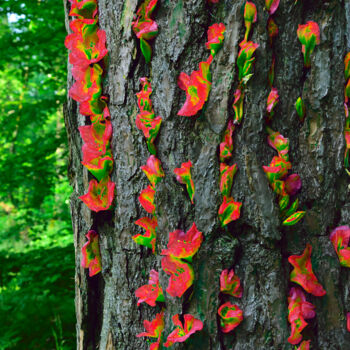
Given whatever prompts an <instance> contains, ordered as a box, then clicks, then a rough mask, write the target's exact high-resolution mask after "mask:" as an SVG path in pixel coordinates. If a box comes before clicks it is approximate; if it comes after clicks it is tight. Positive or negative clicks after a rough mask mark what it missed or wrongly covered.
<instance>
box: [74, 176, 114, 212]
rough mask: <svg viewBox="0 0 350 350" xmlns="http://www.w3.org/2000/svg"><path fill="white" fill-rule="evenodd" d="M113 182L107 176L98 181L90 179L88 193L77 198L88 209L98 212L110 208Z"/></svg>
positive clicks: (112, 196)
mask: <svg viewBox="0 0 350 350" xmlns="http://www.w3.org/2000/svg"><path fill="white" fill-rule="evenodd" d="M114 188H115V184H114V182H112V181H111V180H110V178H109V177H107V178H105V179H102V180H101V181H100V182H97V181H96V180H94V179H93V180H91V181H90V183H89V189H88V193H87V194H84V195H83V196H80V197H79V198H80V199H81V200H82V201H83V202H84V203H85V204H86V205H87V206H88V207H89V209H90V210H92V211H95V212H99V211H102V210H108V209H110V208H111V206H112V203H113V198H114Z"/></svg>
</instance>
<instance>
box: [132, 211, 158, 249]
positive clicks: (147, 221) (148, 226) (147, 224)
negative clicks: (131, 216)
mask: <svg viewBox="0 0 350 350" xmlns="http://www.w3.org/2000/svg"><path fill="white" fill-rule="evenodd" d="M135 225H138V226H140V227H142V228H144V229H145V230H146V232H145V234H143V235H140V234H137V235H135V236H133V237H132V239H133V240H134V241H135V243H137V244H140V245H144V246H145V247H148V248H152V252H153V254H154V253H155V249H156V228H157V226H158V223H157V219H156V217H155V216H154V217H152V218H148V217H147V216H145V217H143V218H141V219H138V220H136V221H135Z"/></svg>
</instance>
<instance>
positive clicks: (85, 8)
mask: <svg viewBox="0 0 350 350" xmlns="http://www.w3.org/2000/svg"><path fill="white" fill-rule="evenodd" d="M69 1H70V3H71V8H70V12H69V16H75V17H78V18H94V17H95V16H96V14H97V0H69Z"/></svg>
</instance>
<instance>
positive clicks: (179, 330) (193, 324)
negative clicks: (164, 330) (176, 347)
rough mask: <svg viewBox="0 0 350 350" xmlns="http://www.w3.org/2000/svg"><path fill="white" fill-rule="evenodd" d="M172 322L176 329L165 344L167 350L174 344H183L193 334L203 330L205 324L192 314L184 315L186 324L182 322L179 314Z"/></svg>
mask: <svg viewBox="0 0 350 350" xmlns="http://www.w3.org/2000/svg"><path fill="white" fill-rule="evenodd" d="M172 321H173V324H174V326H175V329H174V330H173V331H172V332H171V333H170V334H169V335H168V338H167V341H166V343H165V344H164V346H165V347H166V348H168V347H170V346H171V345H173V344H174V343H183V342H184V341H186V340H187V339H188V338H189V337H190V336H191V335H192V334H193V333H196V332H197V331H200V330H202V329H203V322H202V321H201V320H198V319H197V318H195V317H194V316H192V315H191V314H185V315H184V324H182V322H181V321H180V318H179V314H176V315H174V316H173V318H172Z"/></svg>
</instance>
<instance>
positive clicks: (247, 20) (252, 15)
mask: <svg viewBox="0 0 350 350" xmlns="http://www.w3.org/2000/svg"><path fill="white" fill-rule="evenodd" d="M243 16H244V25H245V34H244V40H245V41H248V37H249V33H250V30H251V27H252V24H253V23H255V22H256V20H257V11H256V6H255V5H254V4H253V3H252V2H249V1H247V2H246V3H245V5H244V15H243Z"/></svg>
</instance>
